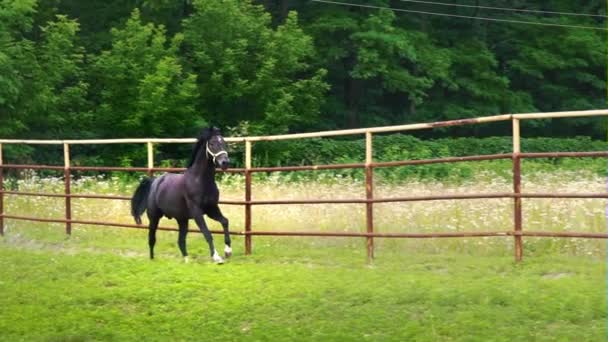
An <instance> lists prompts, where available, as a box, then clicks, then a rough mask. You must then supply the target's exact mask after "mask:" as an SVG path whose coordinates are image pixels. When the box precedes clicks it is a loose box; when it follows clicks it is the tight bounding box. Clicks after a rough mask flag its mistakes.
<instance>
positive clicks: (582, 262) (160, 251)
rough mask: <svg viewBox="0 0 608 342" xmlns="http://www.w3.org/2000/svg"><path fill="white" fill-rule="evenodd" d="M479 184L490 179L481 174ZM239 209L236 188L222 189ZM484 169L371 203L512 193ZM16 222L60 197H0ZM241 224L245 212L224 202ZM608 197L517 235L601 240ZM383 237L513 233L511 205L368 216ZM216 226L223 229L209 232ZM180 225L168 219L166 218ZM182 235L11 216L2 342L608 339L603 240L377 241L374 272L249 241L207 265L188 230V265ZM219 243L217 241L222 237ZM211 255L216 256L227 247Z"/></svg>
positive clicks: (103, 212) (333, 183) (349, 241)
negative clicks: (520, 257)
mask: <svg viewBox="0 0 608 342" xmlns="http://www.w3.org/2000/svg"><path fill="white" fill-rule="evenodd" d="M484 177H485V178H484ZM524 184H525V185H524V191H530V192H552V191H564V192H576V191H587V192H601V191H604V190H603V189H604V186H605V185H604V179H603V178H601V177H597V176H594V175H588V174H584V173H561V174H559V173H555V174H554V173H551V174H545V175H541V176H540V177H537V178H534V177H530V178H526V179H525V183H524ZM133 185H134V184H124V183H121V182H115V181H111V180H104V179H82V180H79V181H76V182H75V183H74V184H73V190H74V192H75V193H105V194H128V193H131V192H132V190H133ZM16 186H17V187H18V189H19V190H21V191H42V192H54V191H56V192H60V191H61V187H62V184H61V180H60V179H46V180H44V179H30V180H26V181H20V183H19V184H16ZM220 186H221V188H222V196H223V197H224V198H225V199H240V198H242V179H240V178H235V179H232V180H230V179H229V180H225V181H224V182H222V183H221V184H220ZM509 186H510V185H509V184H508V182H505V181H503V180H501V179H500V178H496V177H493V175H491V174H487V175H485V176H484V175H481V176H480V177H478V178H476V179H475V181H474V182H464V183H458V184H455V183H445V182H419V181H408V182H405V183H403V184H382V183H381V182H379V183H378V184H376V188H375V190H376V193H377V195H378V196H382V197H389V196H401V195H403V196H407V195H413V194H419V195H422V194H428V193H466V192H501V191H509ZM363 195H364V191H363V188H362V184H360V183H357V182H353V181H352V180H349V179H342V180H340V179H330V180H328V181H327V182H319V183H315V184H310V183H299V182H294V183H284V182H283V181H282V179H280V178H268V179H266V180H265V181H264V182H256V183H254V198H255V199H280V198H283V199H285V198H353V197H362V196H363ZM5 208H6V210H7V213H8V214H15V215H34V216H39V217H61V215H62V213H63V200H61V199H59V200H58V199H43V198H35V197H34V198H31V197H30V198H26V197H15V196H7V198H6V199H5ZM72 208H73V217H74V218H76V219H84V220H88V219H90V220H104V221H113V222H132V218H130V217H129V210H128V205H127V203H126V202H121V201H111V202H108V201H101V200H74V201H73V203H72ZM223 208H224V212H225V213H226V216H227V217H229V218H230V220H231V224H232V229H234V230H237V231H238V230H241V229H242V226H243V209H242V208H241V207H230V206H224V207H223ZM604 208H605V200H526V201H524V229H528V230H547V231H562V230H565V231H572V230H574V231H597V232H602V231H605V229H606V219H605V214H604ZM374 210H375V223H376V229H377V230H378V231H392V232H430V231H461V230H467V231H471V230H502V229H504V230H508V229H510V227H511V223H510V222H511V219H512V202H511V201H510V200H504V201H503V200H483V201H479V200H477V201H475V200H473V201H436V202H425V203H405V204H390V205H377V206H375V209H374ZM363 211H364V207H363V206H360V205H347V206H288V207H277V206H268V207H255V208H254V210H253V229H254V230H258V229H259V230H320V231H342V230H345V231H362V230H364V229H365V226H364V222H365V219H364V214H363ZM209 223H210V225H211V227H212V228H214V229H219V225H217V224H216V223H214V222H211V221H209ZM162 224H163V225H166V226H174V225H175V222H174V221H165V222H163V223H162ZM176 238H177V236H176V233H174V232H158V243H157V248H156V255H157V260H155V261H149V260H148V259H147V252H148V249H147V232H146V231H145V230H129V229H121V228H109V227H90V226H82V225H75V226H74V227H73V233H72V236H71V237H70V238H66V235H65V232H64V226H63V225H61V224H39V223H32V222H24V221H14V220H7V221H6V236H5V237H3V238H0V341H19V340H25V341H32V340H33V341H66V340H67V341H89V340H103V341H124V340H127V341H128V340H142V341H154V340H163V341H181V340H196V341H210V340H221V341H225V340H229V341H233V340H237V341H239V340H247V341H250V340H256V341H283V340H302V341H334V340H335V341H360V340H372V341H409V340H421V341H438V340H439V341H451V340H457V341H460V340H466V341H489V340H492V341H497V340H498V341H501V340H502V341H513V340H522V341H528V340H568V341H569V340H581V341H598V340H604V339H606V323H607V320H608V314H607V311H606V295H607V288H606V267H605V258H606V242H605V241H602V240H588V239H553V238H525V239H524V256H525V257H524V261H523V262H522V263H520V264H516V263H514V262H513V238H512V237H493V238H467V239H423V240H420V239H376V240H375V243H376V259H375V260H374V262H373V263H372V264H368V263H367V262H366V252H365V241H364V240H363V239H356V238H301V237H282V238H279V237H277V238H272V237H258V236H256V237H254V240H253V241H254V244H253V246H254V254H253V255H251V256H245V255H243V240H242V238H240V237H234V238H233V241H234V243H233V247H234V251H235V255H234V256H233V258H232V259H231V260H230V261H229V262H228V263H227V264H225V265H222V266H218V265H214V264H212V263H211V262H210V260H209V259H210V258H209V257H208V250H207V246H206V244H205V242H204V240H203V238H202V236H201V234H197V233H191V234H190V235H189V238H188V249H189V252H190V254H191V258H192V259H191V263H190V264H184V263H183V262H182V261H181V258H179V252H178V248H177V246H176ZM216 241H218V242H220V241H221V238H220V237H219V236H217V237H216ZM218 245H219V246H218V247H220V248H221V247H222V246H221V243H218Z"/></svg>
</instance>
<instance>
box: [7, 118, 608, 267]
mask: <svg viewBox="0 0 608 342" xmlns="http://www.w3.org/2000/svg"><path fill="white" fill-rule="evenodd" d="M592 116H608V110H590V111H572V112H554V113H527V114H505V115H497V116H486V117H478V118H471V119H461V120H452V121H441V122H433V123H421V124H409V125H400V126H387V127H375V128H364V129H353V130H338V131H326V132H316V133H300V134H288V135H275V136H255V137H231V138H227V139H226V141H228V142H231V143H244V145H245V161H244V165H245V167H244V168H238V169H237V168H232V169H228V170H226V171H225V172H228V173H238V174H243V175H244V177H245V189H244V194H245V196H244V199H243V200H224V201H221V202H220V204H223V205H230V206H242V207H244V217H245V220H244V227H242V228H241V229H234V228H231V232H230V233H231V234H232V235H236V236H243V237H244V250H245V254H251V253H252V244H253V237H254V236H296V237H355V238H363V239H365V240H366V253H367V258H368V260H369V261H371V260H373V258H374V239H376V238H395V239H400V238H415V239H423V238H476V237H509V238H513V240H514V258H515V260H516V261H521V260H522V259H523V255H524V253H523V251H524V249H523V240H524V237H540V238H585V239H606V238H608V233H592V232H585V231H569V232H546V231H529V230H525V229H524V223H525V217H524V216H523V213H522V201H523V199H525V198H562V199H569V198H572V199H577V198H596V199H604V198H608V193H606V192H600V193H585V192H576V193H552V192H545V193H539V192H536V193H527V192H522V181H521V176H522V175H521V162H522V160H524V159H530V158H605V157H608V151H600V152H559V151H556V152H550V153H529V152H528V153H527V152H523V151H521V145H520V138H521V134H520V122H521V121H523V120H537V119H555V118H575V117H592ZM503 121H506V122H509V121H510V122H511V125H512V141H513V148H512V151H511V152H510V153H503V154H494V155H477V156H466V157H449V158H437V159H427V160H398V161H390V162H374V158H373V136H374V134H380V133H395V132H406V131H413V130H423V129H433V128H439V127H454V126H463V125H479V124H484V123H492V122H503ZM346 135H364V136H365V141H366V144H365V160H364V161H362V162H360V163H350V164H331V165H307V166H283V167H252V156H253V145H254V143H255V142H259V141H277V140H286V139H306V138H322V137H336V136H346ZM193 142H195V139H153V138H150V139H109V140H9V139H2V140H0V233H1V234H3V235H4V224H5V223H4V221H5V220H22V221H37V222H47V223H63V224H65V233H66V234H67V235H70V234H71V233H72V228H73V226H74V225H98V226H111V227H123V228H134V229H146V228H147V227H146V226H144V225H136V224H126V223H119V222H109V221H91V220H84V219H82V218H78V217H73V215H72V214H73V213H72V199H103V200H115V201H128V200H130V197H128V196H108V195H100V194H85V193H73V192H72V191H71V183H72V174H73V173H74V172H81V171H102V172H103V171H106V172H109V171H121V172H146V173H148V174H149V175H152V174H154V172H180V171H183V169H181V168H163V167H157V166H156V165H157V163H156V161H155V160H154V146H155V145H157V144H191V143H193ZM3 144H29V145H59V146H62V147H63V165H20V164H11V163H10V162H6V161H4V160H3V158H2V145H3ZM90 144H143V145H144V146H145V150H146V153H147V161H148V162H147V166H145V167H113V166H111V167H93V166H74V165H71V162H70V146H73V145H90ZM499 159H506V160H511V161H512V170H513V177H512V189H513V190H512V191H511V192H498V193H468V194H458V195H442V194H433V195H427V196H408V197H377V196H375V194H374V169H378V168H387V167H398V166H410V165H425V164H437V163H456V162H474V161H482V160H499ZM7 169H21V170H27V169H31V170H56V171H63V173H64V177H63V180H64V191H63V193H54V194H52V193H39V192H24V191H10V190H5V189H4V186H3V183H4V182H3V173H4V170H7ZM337 169H363V170H364V171H365V182H364V187H365V198H347V199H299V200H285V199H274V200H255V199H253V197H254V194H253V193H252V174H254V173H273V172H286V171H287V172H289V171H305V170H306V171H315V170H337ZM8 196H36V197H55V198H64V199H65V206H64V209H65V210H64V213H65V215H64V216H63V217H61V218H59V217H57V218H40V217H35V216H26V215H22V214H19V215H14V214H6V213H5V212H4V207H5V206H4V201H5V197H8ZM471 199H511V200H512V205H513V218H512V229H509V230H500V231H491V230H487V231H468V232H467V231H464V232H435V233H392V232H378V231H376V230H375V225H374V204H376V203H400V202H418V201H444V200H462V201H463V200H471ZM294 204H305V205H322V204H359V205H364V206H365V227H366V229H365V231H360V232H343V231H342V232H341V231H331V232H318V231H277V230H272V231H268V230H260V229H258V227H255V229H254V227H253V225H252V207H253V206H289V205H294ZM159 230H168V231H175V230H176V229H175V228H172V227H167V226H161V227H159ZM213 233H214V234H220V233H222V232H221V231H217V230H215V231H213Z"/></svg>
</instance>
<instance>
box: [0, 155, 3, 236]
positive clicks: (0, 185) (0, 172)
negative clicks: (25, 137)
mask: <svg viewBox="0 0 608 342" xmlns="http://www.w3.org/2000/svg"><path fill="white" fill-rule="evenodd" d="M3 163H4V162H3V160H2V144H0V236H4V168H3V167H2V164H3Z"/></svg>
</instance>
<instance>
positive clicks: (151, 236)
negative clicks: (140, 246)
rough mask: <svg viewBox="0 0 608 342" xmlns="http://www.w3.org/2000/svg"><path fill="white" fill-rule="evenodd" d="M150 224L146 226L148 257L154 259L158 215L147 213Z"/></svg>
mask: <svg viewBox="0 0 608 342" xmlns="http://www.w3.org/2000/svg"><path fill="white" fill-rule="evenodd" d="M148 219H149V220H150V225H149V226H148V246H149V247H150V259H154V245H155V244H156V228H158V221H160V216H156V215H148Z"/></svg>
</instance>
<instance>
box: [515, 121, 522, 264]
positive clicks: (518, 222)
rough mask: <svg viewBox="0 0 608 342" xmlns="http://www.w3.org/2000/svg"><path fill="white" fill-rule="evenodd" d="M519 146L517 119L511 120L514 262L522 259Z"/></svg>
mask: <svg viewBox="0 0 608 342" xmlns="http://www.w3.org/2000/svg"><path fill="white" fill-rule="evenodd" d="M520 152H521V145H520V132H519V119H516V118H513V193H514V195H515V197H514V198H513V219H514V237H515V261H521V260H522V258H523V241H522V239H523V237H522V235H521V231H522V212H521V197H520V194H521V157H520V155H519V154H520Z"/></svg>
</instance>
